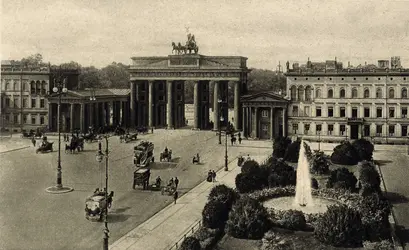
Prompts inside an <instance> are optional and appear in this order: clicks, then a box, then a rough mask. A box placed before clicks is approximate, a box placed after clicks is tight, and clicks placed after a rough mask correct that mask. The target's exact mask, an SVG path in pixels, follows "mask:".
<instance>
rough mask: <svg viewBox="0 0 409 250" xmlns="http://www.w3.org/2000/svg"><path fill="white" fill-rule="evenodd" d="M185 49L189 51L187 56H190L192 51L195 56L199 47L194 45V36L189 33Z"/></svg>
mask: <svg viewBox="0 0 409 250" xmlns="http://www.w3.org/2000/svg"><path fill="white" fill-rule="evenodd" d="M186 49H187V50H189V54H192V50H193V51H194V53H195V54H197V53H198V52H199V47H198V46H197V44H196V40H195V35H191V34H190V33H189V34H188V35H187V42H186Z"/></svg>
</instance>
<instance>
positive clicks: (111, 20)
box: [0, 0, 409, 70]
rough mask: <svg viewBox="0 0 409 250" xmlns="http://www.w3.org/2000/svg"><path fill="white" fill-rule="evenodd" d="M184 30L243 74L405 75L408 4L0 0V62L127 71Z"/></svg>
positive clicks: (166, 49) (165, 48) (161, 51)
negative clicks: (396, 68) (329, 69)
mask: <svg viewBox="0 0 409 250" xmlns="http://www.w3.org/2000/svg"><path fill="white" fill-rule="evenodd" d="M187 28H188V30H189V32H190V33H192V34H194V35H195V38H196V42H197V45H198V46H199V54H202V55H207V56H245V57H247V58H248V63H247V65H248V67H252V68H262V69H272V70H275V69H276V68H277V65H278V63H279V62H280V63H281V65H284V66H285V62H286V61H290V63H293V62H300V63H304V62H306V61H307V58H308V57H309V58H310V60H311V61H313V62H315V61H324V60H333V59H334V58H335V57H337V60H338V61H342V62H343V63H344V65H346V64H347V63H348V61H350V62H351V64H353V65H355V66H356V65H358V64H364V63H365V61H367V62H368V63H376V61H377V60H378V59H390V57H391V56H400V57H401V62H402V64H403V66H404V67H406V68H409V0H400V1H394V0H391V1H388V0H379V1H378V0H372V1H371V0H355V1H350V0H337V1H335V0H327V1H325V0H320V1H312V0H310V1H308V0H297V1H291V0H284V1H279V0H270V1H268V0H257V1H256V0H246V1H245V0H186V1H185V0H172V1H165V0H122V1H120V0H104V1H103V0H101V1H98V0H31V1H30V0H2V6H1V54H0V56H1V59H2V60H5V59H14V60H19V59H21V58H23V57H26V56H29V55H32V54H35V53H40V54H42V55H43V58H44V61H46V62H48V61H50V62H51V63H53V64H59V63H63V62H70V61H76V62H78V63H80V64H81V65H83V66H90V65H94V66H96V67H104V66H106V65H108V64H110V63H112V62H114V61H115V62H122V63H125V64H131V59H130V58H131V57H134V56H167V55H169V54H171V51H172V47H171V43H172V41H174V42H176V43H178V42H181V43H182V44H184V43H185V42H186V40H187V38H186V35H187Z"/></svg>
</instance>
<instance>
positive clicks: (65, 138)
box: [63, 134, 67, 142]
mask: <svg viewBox="0 0 409 250" xmlns="http://www.w3.org/2000/svg"><path fill="white" fill-rule="evenodd" d="M63 136H64V142H66V141H67V137H66V136H65V134H64V135H63Z"/></svg>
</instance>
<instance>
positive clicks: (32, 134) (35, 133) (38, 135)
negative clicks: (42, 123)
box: [21, 129, 43, 138]
mask: <svg viewBox="0 0 409 250" xmlns="http://www.w3.org/2000/svg"><path fill="white" fill-rule="evenodd" d="M42 136H43V133H42V132H41V131H40V130H37V131H34V129H30V131H29V132H27V131H23V132H22V133H21V138H33V137H36V138H41V137H42Z"/></svg>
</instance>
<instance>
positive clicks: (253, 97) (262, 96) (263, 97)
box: [241, 91, 288, 103]
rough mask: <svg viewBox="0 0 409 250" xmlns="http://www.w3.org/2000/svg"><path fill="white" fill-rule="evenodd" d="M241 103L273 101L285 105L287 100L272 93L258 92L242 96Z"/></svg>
mask: <svg viewBox="0 0 409 250" xmlns="http://www.w3.org/2000/svg"><path fill="white" fill-rule="evenodd" d="M241 101H244V102H246V101H267V102H268V101H274V102H283V103H286V102H288V100H287V99H286V98H285V97H284V96H283V95H280V94H278V93H277V92H274V91H267V92H259V93H254V94H250V95H243V96H242V97H241Z"/></svg>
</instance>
